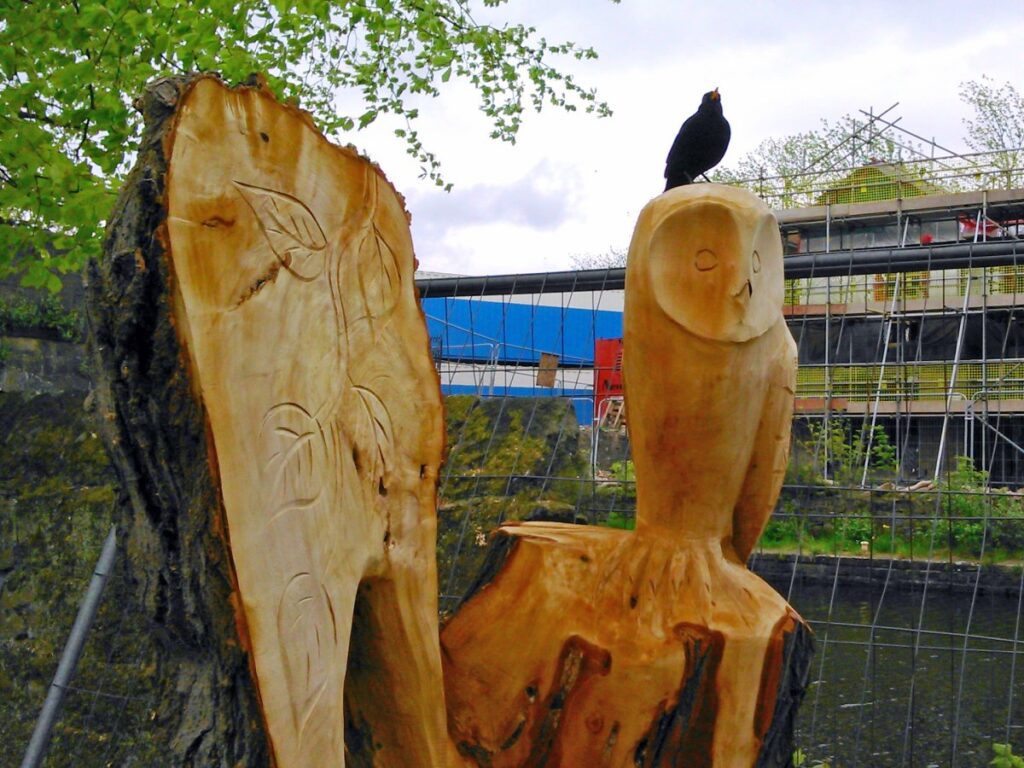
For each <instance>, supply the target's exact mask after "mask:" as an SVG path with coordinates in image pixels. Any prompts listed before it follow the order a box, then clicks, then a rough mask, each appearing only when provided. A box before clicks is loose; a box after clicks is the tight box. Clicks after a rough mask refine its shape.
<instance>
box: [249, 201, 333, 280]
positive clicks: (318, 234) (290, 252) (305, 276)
mask: <svg viewBox="0 0 1024 768" xmlns="http://www.w3.org/2000/svg"><path fill="white" fill-rule="evenodd" d="M234 185H235V188H236V189H237V190H238V192H239V194H241V196H242V198H243V199H244V200H245V202H246V203H248V205H249V207H250V208H251V209H252V212H253V213H254V214H256V220H257V221H258V222H259V225H260V229H261V230H263V234H264V235H266V237H267V241H268V242H269V243H270V248H271V250H273V251H274V253H275V254H276V255H277V258H278V259H280V261H281V264H283V265H284V267H285V269H287V270H288V271H289V272H291V273H292V274H293V275H295V277H297V278H299V279H300V280H302V281H304V282H309V281H311V280H314V279H316V277H317V276H319V274H320V273H321V272H322V271H323V269H324V264H325V261H326V255H327V238H326V237H325V236H324V231H323V229H321V227H320V222H318V221H317V220H316V216H314V215H313V212H312V211H311V210H309V208H307V207H306V206H305V205H304V204H303V203H302V201H300V200H298V199H296V198H294V197H292V196H291V195H286V194H285V193H284V192H276V191H274V190H272V189H266V188H264V187H257V186H254V185H252V184H245V183H243V182H241V181H235V182H234Z"/></svg>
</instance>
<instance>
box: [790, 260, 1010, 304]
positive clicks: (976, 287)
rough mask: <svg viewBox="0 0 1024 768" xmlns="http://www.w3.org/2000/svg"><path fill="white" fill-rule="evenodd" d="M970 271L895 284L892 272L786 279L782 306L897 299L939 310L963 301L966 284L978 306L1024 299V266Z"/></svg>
mask: <svg viewBox="0 0 1024 768" xmlns="http://www.w3.org/2000/svg"><path fill="white" fill-rule="evenodd" d="M970 272H971V271H970V270H967V269H955V270H953V269H949V270H935V271H931V272H906V273H903V275H902V276H901V277H899V278H898V281H899V282H898V284H897V275H896V274H895V273H888V274H873V275H849V276H841V277H830V278H826V277H811V278H801V279H796V280H787V281H786V295H785V305H786V306H787V307H802V306H822V305H825V304H855V305H856V304H871V303H875V302H883V303H885V304H889V303H891V302H892V299H893V297H894V296H896V298H897V301H901V300H907V301H911V300H924V308H925V309H927V308H929V307H942V306H943V305H944V302H945V300H947V299H956V298H963V295H964V291H965V290H967V289H968V283H970V292H971V294H972V295H976V296H977V297H978V302H979V303H980V301H981V297H982V296H983V295H985V296H1007V297H1020V298H1022V299H1024V264H1016V265H1008V266H999V267H986V268H984V269H983V270H974V271H973V274H970ZM969 275H970V278H971V279H970V280H968V276H969ZM897 289H898V291H899V293H898V295H897ZM1015 303H1016V302H1015Z"/></svg>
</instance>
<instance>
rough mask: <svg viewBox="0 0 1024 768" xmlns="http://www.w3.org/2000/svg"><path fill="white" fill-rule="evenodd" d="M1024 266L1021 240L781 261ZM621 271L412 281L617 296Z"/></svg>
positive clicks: (861, 267) (453, 293)
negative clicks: (602, 292)
mask: <svg viewBox="0 0 1024 768" xmlns="http://www.w3.org/2000/svg"><path fill="white" fill-rule="evenodd" d="M1017 264H1024V241H1021V240H1007V241H989V242H987V243H955V244H952V245H928V246H912V247H907V248H871V249H861V250H852V251H834V252H832V253H822V252H818V253H803V254H798V255H796V256H788V257H786V258H785V259H784V260H783V268H784V269H785V276H786V279H787V280H802V279H806V278H809V277H836V276H846V275H872V274H876V273H891V274H895V273H897V272H922V271H929V270H941V269H962V268H967V269H978V268H981V267H999V266H1010V265H1017ZM625 284H626V270H625V269H624V268H621V267H618V268H608V269H586V270H580V271H575V270H566V271H563V272H536V273H525V274H513V275H479V276H476V275H472V276H466V277H434V278H425V279H421V280H417V281H416V287H417V289H419V291H420V296H421V298H424V299H434V298H451V297H464V298H472V297H476V296H507V295H513V294H528V293H575V292H586V291H621V290H622V289H623V287H625Z"/></svg>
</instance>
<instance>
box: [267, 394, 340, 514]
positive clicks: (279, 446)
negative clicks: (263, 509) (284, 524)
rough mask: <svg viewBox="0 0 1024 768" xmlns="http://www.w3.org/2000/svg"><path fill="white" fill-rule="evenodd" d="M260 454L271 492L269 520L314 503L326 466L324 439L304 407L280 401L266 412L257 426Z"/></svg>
mask: <svg viewBox="0 0 1024 768" xmlns="http://www.w3.org/2000/svg"><path fill="white" fill-rule="evenodd" d="M260 455H261V459H262V464H261V468H262V472H263V476H264V477H265V478H266V479H267V488H268V489H269V490H270V491H271V493H272V499H271V501H270V517H269V520H274V519H276V518H277V517H279V516H280V515H282V514H284V513H285V512H289V511H292V510H301V509H310V508H312V507H313V506H314V505H316V503H317V502H318V501H319V500H320V497H321V495H322V478H323V473H324V472H325V471H326V467H327V440H326V437H325V435H324V432H323V429H322V428H321V426H320V423H319V422H318V421H317V420H316V418H314V417H313V416H312V415H311V414H310V413H309V412H308V411H307V410H306V409H305V408H303V407H302V406H300V405H298V404H296V403H280V404H278V405H276V406H274V407H273V408H271V409H270V410H269V411H268V412H267V414H266V416H264V417H263V423H262V424H261V425H260Z"/></svg>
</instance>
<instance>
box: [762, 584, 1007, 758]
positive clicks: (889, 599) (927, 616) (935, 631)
mask: <svg viewBox="0 0 1024 768" xmlns="http://www.w3.org/2000/svg"><path fill="white" fill-rule="evenodd" d="M773 586H774V587H775V588H776V589H777V590H778V591H779V592H780V593H781V594H782V595H783V596H788V598H789V601H790V603H791V604H792V605H793V606H794V607H795V608H796V609H797V610H798V611H799V612H800V613H801V614H802V615H803V616H804V617H805V618H806V619H807V620H808V621H810V622H811V626H812V627H813V629H814V630H815V633H816V640H817V653H816V655H815V658H814V660H813V662H812V667H811V685H810V687H809V688H808V691H807V695H806V697H805V699H804V703H803V707H802V709H801V712H800V717H799V720H798V725H797V733H796V744H797V746H799V748H800V749H801V750H802V752H803V753H804V755H805V756H806V762H805V763H804V766H806V767H809V766H814V765H817V764H818V763H819V762H826V763H827V764H828V765H829V767H830V768H846V767H847V766H871V767H872V768H876V767H881V766H913V767H914V768H917V766H922V767H925V766H942V768H946V767H947V766H950V767H953V766H963V767H964V768H968V767H971V768H973V767H974V766H986V765H988V764H989V761H990V760H991V759H992V757H993V751H992V744H993V743H1005V742H1007V741H1009V742H1010V743H1011V744H1012V745H1013V746H1014V748H1015V751H1016V753H1017V754H1021V753H1024V619H1022V617H1021V602H1020V594H1019V590H1015V591H1014V592H1015V593H1013V594H1006V593H1003V594H978V595H972V594H950V593H948V592H944V591H942V590H941V585H938V584H936V585H935V586H932V585H930V586H929V588H928V589H927V590H926V589H922V588H917V589H914V590H909V589H907V588H906V587H901V588H900V589H896V588H894V587H893V586H892V585H891V584H890V585H886V583H885V582H884V581H883V582H881V583H879V584H878V585H877V587H874V586H873V587H866V586H850V585H843V584H841V583H836V584H811V583H804V582H801V581H800V580H799V579H786V580H782V581H777V582H775V583H773Z"/></svg>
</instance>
